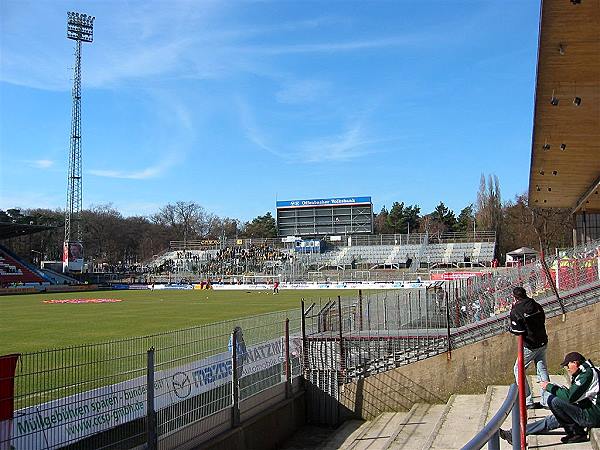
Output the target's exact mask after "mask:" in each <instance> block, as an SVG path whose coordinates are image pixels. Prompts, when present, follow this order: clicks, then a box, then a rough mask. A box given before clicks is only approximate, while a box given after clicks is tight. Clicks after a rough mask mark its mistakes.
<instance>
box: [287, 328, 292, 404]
mask: <svg viewBox="0 0 600 450" xmlns="http://www.w3.org/2000/svg"><path fill="white" fill-rule="evenodd" d="M291 392H292V367H291V362H290V319H289V318H286V319H285V398H290V396H291Z"/></svg>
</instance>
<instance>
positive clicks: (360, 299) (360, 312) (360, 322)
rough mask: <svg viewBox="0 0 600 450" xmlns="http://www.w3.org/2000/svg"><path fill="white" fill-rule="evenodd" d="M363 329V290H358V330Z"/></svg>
mask: <svg viewBox="0 0 600 450" xmlns="http://www.w3.org/2000/svg"><path fill="white" fill-rule="evenodd" d="M362 329H363V293H362V289H359V290H358V330H359V331H362Z"/></svg>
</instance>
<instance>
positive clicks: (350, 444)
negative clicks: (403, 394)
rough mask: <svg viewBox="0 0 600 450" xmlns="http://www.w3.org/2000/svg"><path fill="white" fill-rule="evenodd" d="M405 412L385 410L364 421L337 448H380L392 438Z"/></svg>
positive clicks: (376, 449) (373, 449)
mask: <svg viewBox="0 0 600 450" xmlns="http://www.w3.org/2000/svg"><path fill="white" fill-rule="evenodd" d="M406 414H407V413H406V412H386V413H383V414H381V415H380V416H379V417H377V418H376V419H374V420H370V421H368V422H365V423H364V424H363V425H362V426H361V427H360V428H359V429H358V430H357V433H353V434H352V435H350V436H349V438H348V439H347V440H345V442H343V443H342V444H341V445H340V446H339V447H338V448H340V449H347V450H366V449H369V450H382V449H386V448H388V447H389V444H390V443H391V442H392V441H393V440H394V437H395V435H396V430H398V429H399V428H400V427H401V424H402V422H403V421H405V419H404V418H405V416H406Z"/></svg>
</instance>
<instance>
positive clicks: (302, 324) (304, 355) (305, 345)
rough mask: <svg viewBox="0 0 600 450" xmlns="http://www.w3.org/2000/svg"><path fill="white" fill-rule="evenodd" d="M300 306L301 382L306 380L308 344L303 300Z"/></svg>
mask: <svg viewBox="0 0 600 450" xmlns="http://www.w3.org/2000/svg"><path fill="white" fill-rule="evenodd" d="M301 305H302V318H301V322H300V327H301V329H302V365H303V366H304V367H302V372H303V373H304V374H305V376H304V377H302V379H303V380H306V373H307V372H308V342H307V340H306V311H305V309H304V299H302V301H301Z"/></svg>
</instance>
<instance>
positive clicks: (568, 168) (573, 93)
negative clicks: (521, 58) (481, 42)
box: [529, 0, 600, 212]
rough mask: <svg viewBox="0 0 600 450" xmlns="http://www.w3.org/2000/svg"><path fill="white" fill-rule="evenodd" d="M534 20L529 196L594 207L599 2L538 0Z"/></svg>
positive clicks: (599, 165) (599, 138) (598, 179)
mask: <svg viewBox="0 0 600 450" xmlns="http://www.w3.org/2000/svg"><path fill="white" fill-rule="evenodd" d="M540 20H541V23H540V37H539V48H538V66H537V85H536V95H535V96H536V98H535V111H534V124H533V141H532V150H531V168H530V175H529V199H530V202H531V204H532V205H534V206H539V207H542V208H569V209H571V210H572V212H577V211H583V210H588V211H592V210H593V211H600V194H599V191H600V58H599V57H598V55H600V3H599V2H598V1H585V0H583V1H578V0H575V1H573V0H571V1H565V0H543V1H542V10H541V19H540Z"/></svg>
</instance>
